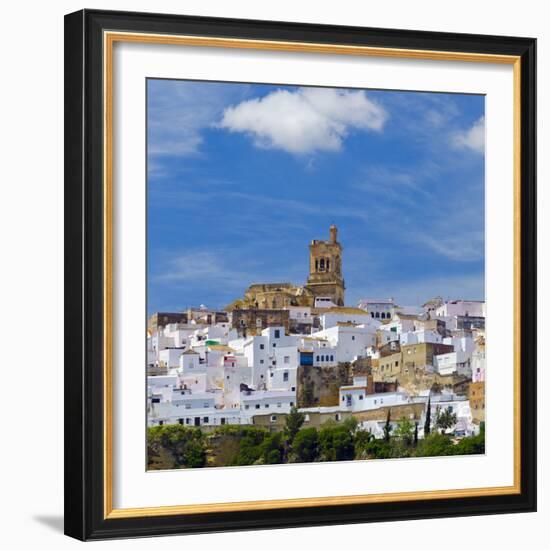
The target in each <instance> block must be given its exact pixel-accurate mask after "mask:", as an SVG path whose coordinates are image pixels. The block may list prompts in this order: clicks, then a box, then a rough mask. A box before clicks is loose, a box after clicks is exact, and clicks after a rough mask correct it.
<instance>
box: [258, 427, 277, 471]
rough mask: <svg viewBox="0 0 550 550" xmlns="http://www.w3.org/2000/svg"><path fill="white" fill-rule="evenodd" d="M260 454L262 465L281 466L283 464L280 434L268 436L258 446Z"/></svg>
mask: <svg viewBox="0 0 550 550" xmlns="http://www.w3.org/2000/svg"><path fill="white" fill-rule="evenodd" d="M260 453H261V458H262V459H263V463H264V464H281V463H282V462H283V436H282V434H281V432H277V433H274V434H271V435H268V436H267V437H266V438H265V439H264V440H263V442H262V443H261V445H260Z"/></svg>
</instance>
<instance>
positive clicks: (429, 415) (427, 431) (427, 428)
mask: <svg viewBox="0 0 550 550" xmlns="http://www.w3.org/2000/svg"><path fill="white" fill-rule="evenodd" d="M431 399H432V396H431V395H430V396H428V408H427V409H426V421H425V422H424V437H426V436H427V435H430V430H431V424H432V401H431Z"/></svg>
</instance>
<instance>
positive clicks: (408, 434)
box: [394, 417, 414, 445]
mask: <svg viewBox="0 0 550 550" xmlns="http://www.w3.org/2000/svg"><path fill="white" fill-rule="evenodd" d="M413 432H414V427H413V423H412V422H411V421H410V420H409V419H407V418H405V417H403V418H401V419H400V420H399V421H398V422H397V427H396V429H395V432H394V434H395V436H396V437H397V438H399V439H400V440H401V441H403V443H405V445H412V442H413V437H414V435H413Z"/></svg>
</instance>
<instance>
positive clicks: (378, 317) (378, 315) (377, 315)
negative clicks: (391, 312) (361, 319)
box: [375, 311, 380, 319]
mask: <svg viewBox="0 0 550 550" xmlns="http://www.w3.org/2000/svg"><path fill="white" fill-rule="evenodd" d="M375 317H376V318H377V319H380V313H378V311H377V312H376V315H375Z"/></svg>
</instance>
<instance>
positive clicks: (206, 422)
mask: <svg viewBox="0 0 550 550" xmlns="http://www.w3.org/2000/svg"><path fill="white" fill-rule="evenodd" d="M202 423H203V424H208V416H205V417H204V418H203V419H202Z"/></svg>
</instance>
